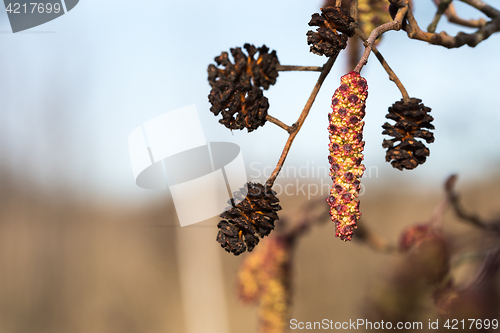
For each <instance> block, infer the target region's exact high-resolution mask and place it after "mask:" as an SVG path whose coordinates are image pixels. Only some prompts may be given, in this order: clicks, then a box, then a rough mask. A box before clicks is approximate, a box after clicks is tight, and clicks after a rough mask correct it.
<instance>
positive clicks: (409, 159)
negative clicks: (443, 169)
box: [382, 98, 434, 170]
mask: <svg viewBox="0 0 500 333" xmlns="http://www.w3.org/2000/svg"><path fill="white" fill-rule="evenodd" d="M421 102H422V100H420V99H418V98H411V100H410V102H408V103H405V102H404V101H403V100H401V101H399V102H396V103H394V104H393V105H392V106H391V107H389V113H388V114H387V115H386V116H385V117H386V118H388V119H392V120H395V121H396V123H395V124H394V125H391V124H389V123H385V124H384V125H383V126H382V128H384V131H383V132H382V134H387V135H390V136H392V137H394V139H391V140H384V141H383V143H382V147H384V148H387V153H386V156H385V159H386V161H387V162H391V164H392V166H393V167H394V168H397V169H399V170H403V169H408V170H411V169H414V168H416V167H417V166H418V165H419V164H423V163H424V162H425V160H426V158H427V156H429V149H428V148H427V147H426V146H425V145H424V144H423V143H422V142H421V141H418V140H416V139H415V138H416V137H417V138H422V139H424V140H425V141H426V142H427V143H431V142H434V134H432V133H431V132H430V131H428V130H426V129H425V128H428V129H434V126H433V125H432V124H431V121H432V120H434V118H432V116H430V115H429V114H428V113H429V112H430V111H431V109H430V108H428V107H426V106H425V105H424V104H422V103H421ZM397 141H400V143H399V144H398V145H396V146H394V144H395V143H396V142H397Z"/></svg>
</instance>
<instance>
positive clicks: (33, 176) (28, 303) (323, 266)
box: [0, 0, 500, 333]
mask: <svg viewBox="0 0 500 333" xmlns="http://www.w3.org/2000/svg"><path fill="white" fill-rule="evenodd" d="M492 3H493V2H492ZM321 5H322V2H321V1H308V2H305V1H304V2H301V3H294V4H293V5H291V4H290V2H285V1H273V2H269V1H260V0H258V1H253V2H251V3H248V2H234V1H233V2H230V1H210V2H204V1H194V2H187V3H182V2H172V1H153V0H151V1H146V2H132V1H123V0H122V1H115V0H109V1H106V2H102V1H94V0H82V1H81V2H80V3H79V4H78V5H77V6H76V7H75V8H74V9H73V10H72V11H71V12H69V13H68V14H66V15H63V16H62V17H60V18H58V19H56V20H54V21H51V22H48V23H46V24H44V25H41V26H39V27H36V28H33V29H30V30H27V31H24V32H20V33H16V34H13V33H12V32H11V30H10V26H9V23H8V19H7V15H6V12H5V11H0V39H1V43H2V52H0V73H1V74H2V75H1V78H2V79H1V80H0V110H1V111H0V156H1V158H0V189H1V192H0V200H1V201H0V267H1V269H0V332H70V331H71V332H80V331H81V332H89V331H91V332H189V333H191V332H200V331H203V332H242V333H244V332H254V331H255V330H256V327H257V323H256V320H255V319H256V317H255V315H256V313H255V309H253V308H251V307H247V306H243V305H241V304H240V303H239V302H238V301H237V297H236V295H235V292H234V283H235V274H236V271H237V269H238V267H239V265H240V264H241V261H242V257H233V256H232V255H230V254H227V253H225V252H224V251H223V250H222V249H220V247H219V245H218V244H217V243H216V242H215V236H216V233H217V228H216V224H217V222H218V220H217V218H214V219H211V220H209V221H206V222H203V223H201V224H197V225H195V226H192V227H187V228H182V229H181V228H180V227H179V225H178V221H177V216H176V213H175V209H174V207H173V203H172V199H171V197H170V195H169V192H168V190H166V191H152V190H144V189H141V188H139V187H137V186H136V185H135V180H134V178H133V175H132V170H131V167H130V160H129V155H128V145H127V139H128V135H129V134H130V132H131V131H132V130H133V129H134V128H136V127H137V126H139V125H140V124H142V123H143V122H145V121H147V120H149V119H151V118H153V117H155V116H158V115H160V114H163V113H165V112H168V111H171V110H174V109H177V108H180V107H183V106H187V105H191V104H195V105H196V106H197V109H198V112H199V116H200V119H201V122H202V125H203V129H204V133H205V136H206V138H207V140H208V141H230V142H234V143H237V144H238V145H240V147H241V149H242V152H243V157H244V159H245V163H246V165H247V174H248V177H249V179H250V180H260V181H263V180H265V179H266V178H267V177H266V173H267V174H268V173H269V170H270V168H271V167H274V165H275V163H276V162H277V160H278V158H279V155H280V153H281V150H282V148H283V144H284V143H285V141H286V138H287V135H286V133H285V132H284V131H283V130H281V129H280V128H278V127H276V126H274V125H273V124H270V123H268V124H266V126H264V127H263V128H260V129H259V130H258V131H254V132H252V133H246V131H234V132H231V131H229V130H228V129H226V128H225V127H223V126H221V125H220V124H219V123H218V117H214V116H213V114H212V113H211V112H209V108H210V105H209V103H208V100H207V95H208V93H209V91H210V88H209V85H208V83H207V73H206V68H207V66H208V64H210V63H213V58H214V57H215V56H217V55H219V54H220V53H221V52H222V51H229V48H231V47H236V46H243V44H244V43H247V42H248V43H252V44H254V45H256V46H261V45H262V44H266V45H267V46H268V47H269V48H270V49H271V50H276V51H277V55H278V58H279V60H280V62H281V64H283V65H313V66H321V65H323V63H324V62H325V61H326V58H324V57H319V56H317V55H314V54H311V53H309V46H308V45H307V43H306V32H307V31H308V30H310V29H311V28H310V27H309V26H308V25H307V23H308V22H309V20H310V17H311V14H312V13H315V12H318V11H319V9H320V7H321ZM456 8H457V11H458V13H459V14H460V15H461V16H462V17H464V18H479V17H484V16H483V15H482V14H481V13H479V12H477V11H474V10H471V9H470V8H469V7H466V6H465V5H463V4H462V3H457V4H456ZM434 12H435V6H434V5H433V4H432V3H431V2H430V1H427V2H425V1H421V2H417V3H416V4H415V16H416V18H417V20H418V21H419V23H420V25H421V28H425V27H426V26H427V24H428V23H429V22H430V21H431V18H432V16H433V15H434ZM437 30H438V31H439V30H446V31H447V32H448V33H449V34H455V33H456V32H458V31H460V30H464V31H469V30H468V29H466V28H457V27H456V26H453V25H450V24H448V23H447V22H446V20H445V19H443V20H442V21H441V23H440V24H439V25H438V29H437ZM499 36H500V35H498V34H497V35H493V36H491V37H490V38H489V39H488V40H487V41H484V42H483V43H481V44H479V45H478V46H477V47H476V48H469V47H462V48H459V49H453V50H447V49H445V48H443V47H439V46H431V45H427V44H426V43H423V42H419V41H412V40H409V39H408V38H407V37H406V34H405V33H403V32H389V33H387V34H385V35H384V39H383V41H382V43H381V44H380V46H379V50H380V51H381V52H382V53H383V54H384V56H385V58H386V59H387V61H388V63H389V64H390V66H391V67H392V68H393V69H394V71H395V72H396V74H397V75H398V76H399V78H400V79H401V81H402V82H403V83H404V84H405V86H406V88H407V90H408V92H409V93H410V96H412V97H418V98H420V99H422V100H423V103H425V105H427V106H429V107H431V108H432V112H431V114H432V116H433V117H434V118H435V121H434V125H435V127H436V130H435V131H434V132H435V137H436V141H435V143H433V144H431V145H429V148H430V151H431V156H430V157H429V158H428V160H427V162H426V163H425V164H424V165H422V166H419V167H418V168H417V169H416V170H413V171H410V172H409V171H404V172H400V171H398V170H395V169H393V168H392V167H391V166H390V165H389V164H388V163H386V162H385V150H384V149H383V148H382V146H381V144H382V140H383V136H382V134H381V132H382V128H381V126H382V124H383V123H384V122H385V118H384V117H385V114H386V112H387V108H388V107H389V106H390V105H392V104H393V103H394V102H395V101H397V100H399V99H400V98H401V97H400V93H399V91H398V90H397V88H396V86H395V85H394V84H393V83H392V82H390V81H389V80H388V78H387V74H386V73H385V72H384V71H383V69H382V67H381V66H380V65H379V64H378V63H377V62H376V60H375V58H374V57H373V56H371V57H370V59H369V63H368V65H367V66H366V67H365V69H364V70H363V72H362V75H363V76H364V77H365V78H366V79H367V81H368V85H369V97H368V102H367V115H366V118H365V121H366V125H365V141H366V147H365V165H366V166H367V174H366V175H365V178H363V186H364V189H363V193H362V196H361V200H362V205H361V209H362V213H363V217H364V218H366V221H367V223H369V224H370V226H371V227H372V229H374V230H376V231H377V232H378V233H379V234H382V235H383V236H385V237H387V239H388V240H390V241H392V242H395V241H396V240H397V239H398V235H399V233H400V231H401V230H402V229H404V228H405V227H407V226H409V225H412V224H414V223H416V222H419V221H420V222H421V221H425V220H427V219H428V218H429V216H430V215H431V214H432V211H433V209H434V208H435V206H436V205H437V203H438V202H439V200H440V198H442V196H443V193H442V191H441V185H442V183H443V182H444V180H445V179H446V177H447V176H448V175H450V174H452V173H457V174H459V176H460V182H459V187H458V190H459V191H460V192H462V193H464V202H465V203H466V205H467V206H468V207H471V208H473V209H474V210H475V211H479V212H480V213H481V215H484V216H493V215H494V214H496V213H498V211H497V208H498V194H499V193H500V174H499V173H498V166H499V165H500V150H499V149H498V146H497V145H498V142H499V141H500V134H499V133H500V132H498V131H497V130H496V128H497V124H498V122H499V121H500V113H498V112H497V111H498V110H497V106H496V104H495V102H494V101H495V96H496V94H497V92H498V81H497V78H498V77H499V76H500V66H498V64H497V63H496V62H495V59H496V56H497V55H498V54H499V52H500V43H499V41H500V37H499ZM346 63H347V61H346V59H345V57H343V55H342V54H341V55H340V57H339V60H338V61H337V63H336V64H335V65H334V67H333V69H332V72H331V73H330V75H329V76H328V78H327V79H326V81H325V83H324V85H323V87H322V89H321V91H320V93H319V95H318V97H317V99H316V102H315V105H314V106H313V108H312V110H311V113H310V115H309V118H308V119H307V121H306V122H305V124H304V126H303V128H302V130H301V132H300V133H299V135H298V136H297V139H296V140H295V142H294V145H293V147H292V150H291V152H290V154H289V157H288V160H287V162H286V164H285V169H284V172H283V177H282V178H280V179H279V180H278V181H277V184H280V185H281V186H283V185H286V184H289V183H291V184H294V185H293V187H292V189H293V190H292V191H291V193H290V194H291V195H290V196H288V195H286V194H284V193H280V191H279V189H278V190H277V191H278V194H279V197H280V200H281V201H282V206H283V216H285V217H286V216H290V218H291V216H293V211H294V210H293V209H297V207H300V204H301V203H303V202H304V201H307V200H309V199H311V198H312V197H316V196H318V195H319V196H321V195H322V194H323V195H326V191H328V187H329V185H330V180H329V177H328V176H327V175H326V174H322V173H321V172H318V170H324V169H325V168H326V167H327V159H326V154H327V144H328V134H327V131H326V126H327V116H326V115H327V113H328V112H329V110H330V106H329V105H330V101H331V96H332V94H333V92H334V90H335V89H336V88H337V86H338V84H339V78H340V76H341V75H343V74H345V73H346V72H348V71H350V70H352V69H350V68H347V67H346ZM317 76H318V73H311V72H308V73H297V72H292V73H290V72H286V73H280V76H279V78H278V83H277V84H276V85H275V86H273V87H271V88H270V89H269V90H268V91H266V92H265V95H266V96H267V97H268V98H269V101H270V105H271V106H270V109H269V114H271V115H273V116H275V117H276V118H279V119H280V120H282V121H283V122H285V123H286V124H292V123H293V122H294V121H295V120H296V119H297V117H298V115H299V113H300V111H301V110H302V108H303V106H304V104H305V102H306V100H307V98H308V96H309V94H310V92H311V89H312V87H313V85H314V83H315V81H316V79H317ZM287 168H288V169H287ZM301 168H302V170H305V172H307V174H306V175H302V176H299V177H298V178H295V177H294V173H295V172H296V171H298V170H301ZM266 170H267V171H266ZM315 170H316V172H315ZM292 178H293V179H292ZM304 184H306V187H305V192H301V191H300V190H299V189H300V186H301V185H304ZM308 184H316V185H318V187H317V189H321V188H322V189H323V190H322V191H323V192H321V190H318V191H316V192H315V193H313V192H312V191H310V190H309V189H311V188H313V187H308V186H307V185H308ZM325 184H328V185H325ZM323 185H324V186H323ZM313 189H314V188H313ZM198 200H203V198H198ZM194 205H195V203H194ZM447 217H448V218H447V220H446V223H447V224H448V223H449V225H450V230H455V229H454V228H455V226H456V225H457V224H453V223H454V221H453V214H449V216H448V215H447ZM460 230H461V229H460ZM462 232H463V233H467V231H466V230H465V231H462ZM347 247H349V249H348V250H346V248H347ZM391 260H392V258H391V257H390V256H387V255H383V254H378V253H375V252H373V251H372V250H370V249H369V248H367V247H365V246H363V245H360V244H355V243H353V244H344V243H342V242H340V241H339V240H337V239H335V237H334V228H333V225H330V224H327V225H324V226H322V227H320V228H316V229H314V230H313V231H312V232H311V233H309V234H307V235H306V236H305V237H304V239H303V240H301V242H300V244H299V246H298V248H297V253H296V261H295V266H294V270H295V273H296V276H295V280H294V290H295V293H294V299H293V303H294V307H293V312H292V318H297V319H299V320H302V321H315V320H321V319H323V318H330V319H333V320H339V321H344V320H349V318H351V319H356V318H359V317H360V316H361V315H362V314H363V311H362V304H363V302H364V299H365V296H366V293H367V292H368V291H367V289H368V288H369V287H368V285H369V284H370V283H371V282H372V281H373V280H375V279H377V278H379V277H382V272H383V271H384V267H386V265H389V262H390V261H391ZM339 279H341V280H345V281H349V286H350V287H349V288H343V289H339V288H337V287H335V286H334V283H333V281H338V280H339Z"/></svg>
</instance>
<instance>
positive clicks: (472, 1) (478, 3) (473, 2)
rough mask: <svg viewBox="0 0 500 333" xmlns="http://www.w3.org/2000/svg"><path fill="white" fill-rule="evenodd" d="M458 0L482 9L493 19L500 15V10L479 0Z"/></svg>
mask: <svg viewBox="0 0 500 333" xmlns="http://www.w3.org/2000/svg"><path fill="white" fill-rule="evenodd" d="M460 1H462V2H465V3H466V4H468V5H469V6H472V7H474V8H476V9H477V10H480V11H482V12H483V13H484V14H485V15H486V16H488V17H489V18H492V19H495V18H497V17H499V16H500V11H498V10H496V9H495V8H493V7H491V6H490V5H488V4H486V3H484V2H482V1H481V0H460Z"/></svg>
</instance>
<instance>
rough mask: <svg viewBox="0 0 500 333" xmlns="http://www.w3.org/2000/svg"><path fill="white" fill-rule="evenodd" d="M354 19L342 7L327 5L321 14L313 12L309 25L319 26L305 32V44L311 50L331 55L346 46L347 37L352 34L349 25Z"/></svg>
mask: <svg viewBox="0 0 500 333" xmlns="http://www.w3.org/2000/svg"><path fill="white" fill-rule="evenodd" d="M353 22H354V19H353V18H352V17H351V16H350V15H349V12H348V11H347V10H345V9H344V8H337V7H334V6H328V7H325V8H322V9H321V15H320V14H318V13H314V14H313V15H312V17H311V21H310V22H309V26H317V27H319V28H318V29H317V30H316V32H314V31H308V32H307V44H309V45H311V52H312V53H314V54H318V55H325V56H327V57H333V56H335V55H337V54H338V53H339V52H340V51H341V50H343V49H345V47H346V46H347V39H348V38H349V37H352V36H354V28H352V27H351V26H350V24H351V23H353Z"/></svg>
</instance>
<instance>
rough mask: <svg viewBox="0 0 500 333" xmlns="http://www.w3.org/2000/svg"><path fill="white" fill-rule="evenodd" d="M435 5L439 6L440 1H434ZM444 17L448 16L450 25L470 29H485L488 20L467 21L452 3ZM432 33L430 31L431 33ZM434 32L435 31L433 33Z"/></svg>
mask: <svg viewBox="0 0 500 333" xmlns="http://www.w3.org/2000/svg"><path fill="white" fill-rule="evenodd" d="M434 3H435V4H436V6H437V5H439V3H440V0H434ZM444 15H446V18H447V19H448V21H449V22H450V23H454V24H458V25H461V26H463V27H469V28H481V27H484V25H485V24H486V20H485V19H483V18H480V19H478V20H466V19H463V18H461V17H459V16H458V14H457V12H456V10H455V6H454V5H453V3H450V4H449V5H448V9H446V10H445V12H444ZM429 32H430V31H429ZM432 32H434V31H432Z"/></svg>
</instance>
